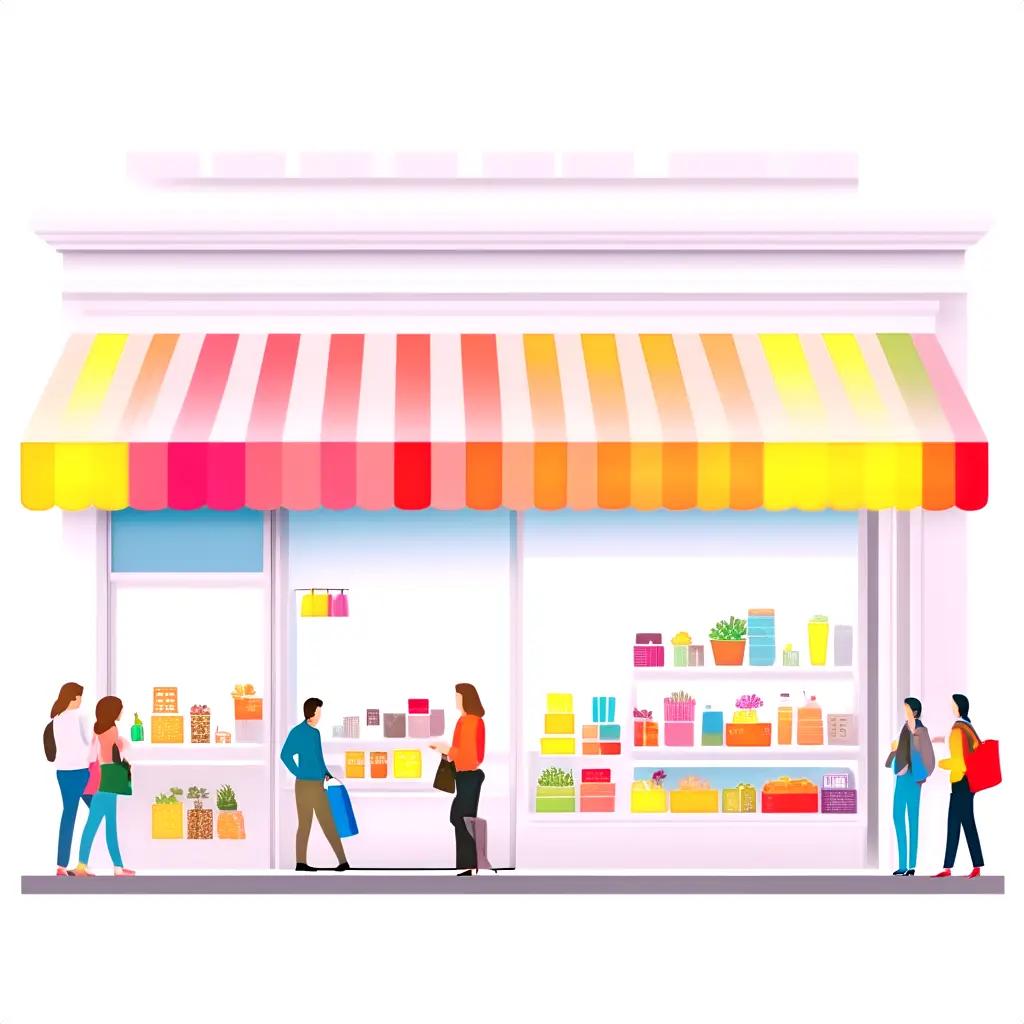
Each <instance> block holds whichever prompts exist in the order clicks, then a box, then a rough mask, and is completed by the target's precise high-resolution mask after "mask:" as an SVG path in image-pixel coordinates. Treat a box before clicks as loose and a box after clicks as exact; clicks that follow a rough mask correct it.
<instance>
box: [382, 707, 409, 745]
mask: <svg viewBox="0 0 1024 1024" xmlns="http://www.w3.org/2000/svg"><path fill="white" fill-rule="evenodd" d="M384 736H385V737H386V738H387V739H389V740H400V739H404V738H405V715H404V714H393V715H389V714H388V713H387V712H386V711H385V712H384Z"/></svg>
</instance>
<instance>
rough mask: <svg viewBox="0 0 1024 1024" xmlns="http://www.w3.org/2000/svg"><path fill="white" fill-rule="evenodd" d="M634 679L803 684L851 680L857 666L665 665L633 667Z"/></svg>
mask: <svg viewBox="0 0 1024 1024" xmlns="http://www.w3.org/2000/svg"><path fill="white" fill-rule="evenodd" d="M633 678H634V680H636V682H643V683H662V682H664V681H665V680H667V679H691V680H700V681H702V682H704V681H707V680H709V679H720V680H721V679H744V680H748V681H750V682H754V681H762V680H764V681H768V680H777V681H779V682H789V681H791V680H797V679H799V680H801V681H802V682H804V683H812V682H814V681H815V680H822V681H828V680H844V681H847V682H852V681H853V680H855V679H856V678H857V669H856V666H849V667H842V668H835V667H825V668H818V667H816V666H806V667H799V668H784V667H782V666H776V667H772V668H758V667H756V666H751V665H736V666H728V665H702V666H696V667H694V668H675V667H672V666H666V667H665V668H634V669H633Z"/></svg>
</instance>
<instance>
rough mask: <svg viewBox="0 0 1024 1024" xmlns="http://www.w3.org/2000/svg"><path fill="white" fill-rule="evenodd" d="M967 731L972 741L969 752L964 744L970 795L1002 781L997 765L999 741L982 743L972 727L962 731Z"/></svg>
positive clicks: (1001, 773) (999, 768) (1001, 774)
mask: <svg viewBox="0 0 1024 1024" xmlns="http://www.w3.org/2000/svg"><path fill="white" fill-rule="evenodd" d="M968 730H970V735H971V736H972V737H973V739H974V745H973V746H972V747H971V748H970V750H968V749H967V747H966V744H965V746H964V765H965V766H966V768H967V788H968V789H970V791H971V792H972V793H980V792H981V791H982V790H983V789H991V788H992V787H993V786H998V785H999V783H1000V782H1002V781H1003V772H1002V768H1001V767H1000V765H999V740H985V741H984V742H983V741H982V740H981V739H979V738H978V734H977V733H976V732H975V731H974V727H973V726H968V727H967V729H965V730H964V731H965V732H967V731H968Z"/></svg>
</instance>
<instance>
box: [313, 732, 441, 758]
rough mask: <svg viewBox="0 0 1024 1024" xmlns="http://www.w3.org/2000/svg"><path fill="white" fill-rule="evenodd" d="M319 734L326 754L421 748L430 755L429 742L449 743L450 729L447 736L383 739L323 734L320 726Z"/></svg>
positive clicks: (432, 753) (432, 754)
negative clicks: (328, 752) (341, 751)
mask: <svg viewBox="0 0 1024 1024" xmlns="http://www.w3.org/2000/svg"><path fill="white" fill-rule="evenodd" d="M320 732H321V736H322V737H323V738H322V743H323V748H324V753H325V754H326V753H327V751H329V750H334V751H340V750H365V751H367V752H369V751H371V750H422V751H424V754H426V753H430V754H431V756H436V755H435V754H434V751H432V750H430V744H431V743H451V740H452V738H451V730H449V733H448V735H447V736H431V737H422V738H420V737H418V736H403V737H401V738H397V737H388V738H387V739H385V738H384V737H382V736H378V737H376V738H375V737H373V736H359V737H341V736H331V737H327V736H323V728H322V727H321V730H320Z"/></svg>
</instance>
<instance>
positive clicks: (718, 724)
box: [700, 708, 725, 747]
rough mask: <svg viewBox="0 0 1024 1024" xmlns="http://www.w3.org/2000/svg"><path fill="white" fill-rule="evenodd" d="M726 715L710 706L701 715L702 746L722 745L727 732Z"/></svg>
mask: <svg viewBox="0 0 1024 1024" xmlns="http://www.w3.org/2000/svg"><path fill="white" fill-rule="evenodd" d="M724 722H725V715H724V714H723V713H722V712H721V711H712V710H711V709H710V708H708V709H707V710H706V711H705V712H704V714H703V715H702V716H701V728H700V743H701V746H702V747H720V746H721V745H722V737H723V735H724V733H725V725H724Z"/></svg>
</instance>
